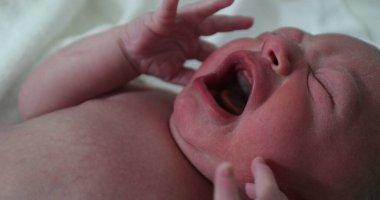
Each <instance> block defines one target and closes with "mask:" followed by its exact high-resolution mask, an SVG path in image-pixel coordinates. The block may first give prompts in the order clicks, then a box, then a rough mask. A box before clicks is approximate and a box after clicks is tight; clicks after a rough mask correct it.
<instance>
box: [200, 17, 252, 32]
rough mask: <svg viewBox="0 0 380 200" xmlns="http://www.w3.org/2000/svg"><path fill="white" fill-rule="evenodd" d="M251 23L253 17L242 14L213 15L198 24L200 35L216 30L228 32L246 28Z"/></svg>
mask: <svg viewBox="0 0 380 200" xmlns="http://www.w3.org/2000/svg"><path fill="white" fill-rule="evenodd" d="M252 25H253V18H251V17H244V16H226V15H215V16H211V17H209V18H207V19H206V20H205V21H204V22H203V23H202V24H201V25H200V26H199V31H198V32H199V34H200V35H204V36H206V35H213V34H215V33H218V32H228V31H235V30H242V29H248V28H250V27H251V26H252Z"/></svg>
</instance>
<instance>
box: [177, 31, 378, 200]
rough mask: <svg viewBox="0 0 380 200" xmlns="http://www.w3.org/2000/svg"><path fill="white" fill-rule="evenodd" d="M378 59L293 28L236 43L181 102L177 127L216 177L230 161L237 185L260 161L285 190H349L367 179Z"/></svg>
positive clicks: (340, 39) (200, 164)
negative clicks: (218, 167)
mask: <svg viewBox="0 0 380 200" xmlns="http://www.w3.org/2000/svg"><path fill="white" fill-rule="evenodd" d="M378 57H379V52H378V51H377V49H376V48H374V47H371V46H369V45H367V44H366V43H363V42H361V41H359V40H356V39H353V38H351V37H348V36H343V35H334V34H326V35H315V36H314V35H310V34H307V33H305V32H302V31H300V30H298V29H293V28H284V29H279V30H277V31H274V32H272V33H264V34H262V35H260V36H259V37H257V38H245V39H239V40H236V41H233V42H231V43H229V44H227V45H225V46H224V47H222V48H220V49H219V50H218V51H216V52H215V53H214V54H213V55H212V56H210V57H209V58H208V59H207V60H206V61H205V62H204V64H203V65H202V67H201V68H200V69H199V70H198V72H197V73H196V75H195V76H194V78H193V80H192V81H191V82H190V83H189V84H188V85H187V87H186V88H185V89H184V90H183V92H182V93H181V94H180V95H179V96H178V97H177V99H176V102H175V111H174V113H173V115H172V118H171V124H170V126H171V130H172V132H173V135H174V137H175V139H176V141H177V143H178V144H179V146H180V148H181V149H182V150H183V152H184V153H185V154H186V155H187V157H188V158H189V159H190V160H191V162H192V163H193V164H194V165H195V166H196V167H197V168H198V169H199V170H200V171H201V172H202V173H203V174H204V175H205V176H207V177H209V178H210V179H212V177H213V172H214V170H215V167H216V165H217V164H219V163H220V162H221V161H229V162H231V163H232V164H233V166H234V168H235V170H236V175H237V178H238V181H239V182H240V183H241V184H242V183H244V182H249V181H252V177H251V175H250V170H249V167H250V162H251V160H252V159H253V158H255V157H256V156H262V157H264V158H265V159H266V160H267V161H268V163H269V165H270V167H271V168H272V169H273V170H274V173H275V175H276V178H277V180H278V182H279V184H280V186H281V187H282V188H283V189H284V190H286V191H287V192H289V193H292V192H295V193H301V192H300V191H302V194H304V195H307V194H308V192H311V191H319V192H321V193H330V194H332V193H333V192H338V193H339V192H343V191H345V190H346V189H347V188H348V187H350V184H351V183H353V180H352V179H354V180H355V181H356V182H358V181H360V180H362V178H363V177H364V176H366V175H367V174H366V173H358V172H362V171H365V170H364V166H368V164H369V163H368V162H369V160H370V156H371V155H372V152H371V148H370V147H372V145H373V144H372V143H373V142H374V141H373V139H372V140H371V139H369V137H371V136H368V135H369V134H367V133H369V127H370V126H371V123H370V118H371V117H372V116H371V114H370V113H372V110H373V109H374V107H377V106H375V105H376V102H379V99H380V98H379V96H375V95H373V94H374V93H376V92H375V90H376V88H375V87H374V86H373V85H376V86H379V84H378V83H377V82H376V79H377V78H376V77H379V75H380V73H379V70H378V66H377V65H379V63H380V60H379V58H378ZM362 176H363V177H362ZM363 180H364V179H363ZM311 186H313V188H310V187H311ZM309 190H310V191H309ZM315 197H316V198H317V196H315Z"/></svg>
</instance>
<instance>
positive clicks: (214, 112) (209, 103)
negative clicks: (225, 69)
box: [194, 75, 238, 120]
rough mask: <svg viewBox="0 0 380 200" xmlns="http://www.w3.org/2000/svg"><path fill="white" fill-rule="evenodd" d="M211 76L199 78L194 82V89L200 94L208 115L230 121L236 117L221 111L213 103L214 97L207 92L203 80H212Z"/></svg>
mask: <svg viewBox="0 0 380 200" xmlns="http://www.w3.org/2000/svg"><path fill="white" fill-rule="evenodd" d="M211 76H213V75H208V76H203V77H199V78H197V79H195V80H194V86H195V89H196V90H197V91H198V93H199V94H200V95H199V96H200V98H201V100H202V102H205V104H206V105H205V109H206V110H208V111H209V113H210V115H211V116H212V117H214V118H216V119H219V120H232V119H234V118H236V117H238V116H236V115H233V114H231V113H229V112H227V111H225V110H224V109H222V108H221V107H220V106H219V105H218V103H217V102H216V101H215V99H214V97H213V96H212V94H211V93H210V91H209V90H208V88H207V86H206V84H205V82H204V80H205V79H207V78H212V77H211Z"/></svg>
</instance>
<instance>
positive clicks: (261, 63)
mask: <svg viewBox="0 0 380 200" xmlns="http://www.w3.org/2000/svg"><path fill="white" fill-rule="evenodd" d="M236 68H238V70H244V71H246V72H247V75H248V77H247V78H248V81H249V83H250V84H251V91H250V96H249V98H248V101H247V103H246V106H245V108H244V111H245V110H246V109H257V108H258V107H259V106H260V105H261V104H262V103H263V102H264V101H265V100H266V99H267V98H268V96H269V95H270V94H269V93H270V91H271V87H272V85H271V81H270V78H269V77H268V73H267V72H268V69H270V66H269V64H268V62H267V61H266V59H264V58H262V56H261V55H260V53H259V52H252V51H248V50H240V51H236V52H234V53H232V54H231V55H230V56H228V57H227V58H226V59H225V60H224V61H223V62H222V64H221V65H220V66H218V67H217V68H216V70H215V73H210V74H208V75H205V76H202V77H199V82H200V83H201V84H200V85H201V86H202V87H203V90H204V92H203V93H204V95H205V97H206V98H208V99H209V102H211V104H212V105H211V107H212V108H213V110H214V112H216V113H218V114H219V115H222V116H225V117H232V116H233V115H232V114H231V113H228V112H227V111H225V110H224V109H222V108H221V107H220V106H219V105H218V103H217V102H216V101H215V99H214V97H213V96H212V95H211V94H210V91H209V90H208V88H207V84H213V83H215V84H218V80H220V79H222V78H223V77H225V76H227V73H230V72H231V70H236ZM206 83H207V84H206Z"/></svg>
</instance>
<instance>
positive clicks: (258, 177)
mask: <svg viewBox="0 0 380 200" xmlns="http://www.w3.org/2000/svg"><path fill="white" fill-rule="evenodd" d="M251 171H252V174H253V177H255V183H247V184H246V187H245V192H246V195H247V196H248V197H249V198H250V199H265V200H287V197H286V196H285V194H284V193H283V192H281V191H280V190H279V188H278V186H277V183H276V180H275V178H274V175H273V172H272V170H271V169H270V168H269V167H268V165H266V164H265V162H264V160H263V159H262V158H256V159H255V160H254V161H253V162H252V166H251ZM238 199H240V197H239V193H238V188H237V185H236V183H235V180H234V176H233V172H232V167H231V166H230V165H228V164H225V163H224V164H221V165H220V166H219V167H218V168H217V170H216V175H215V190H214V200H238Z"/></svg>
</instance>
